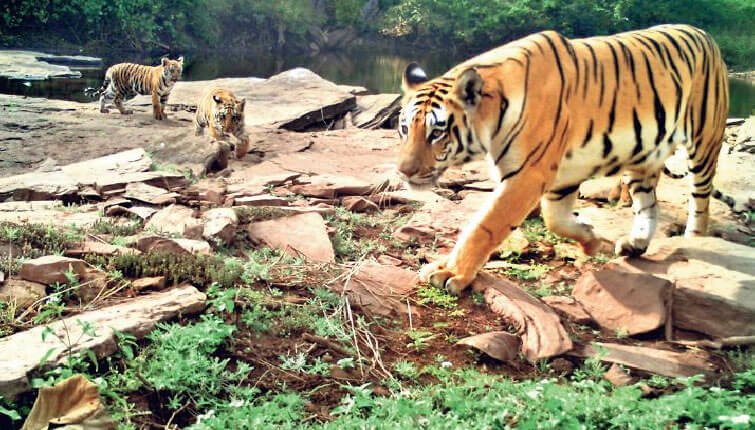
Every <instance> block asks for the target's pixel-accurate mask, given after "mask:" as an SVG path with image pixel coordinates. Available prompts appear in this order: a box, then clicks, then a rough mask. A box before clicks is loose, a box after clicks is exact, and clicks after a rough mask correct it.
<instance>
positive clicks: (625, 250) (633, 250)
mask: <svg viewBox="0 0 755 430" xmlns="http://www.w3.org/2000/svg"><path fill="white" fill-rule="evenodd" d="M647 249H648V241H647V240H644V239H639V238H637V239H633V238H631V237H628V236H625V237H622V238H620V239H619V240H617V241H616V247H615V249H614V252H615V253H616V255H623V256H627V257H638V256H640V255H642V254H644V253H645V251H646V250H647Z"/></svg>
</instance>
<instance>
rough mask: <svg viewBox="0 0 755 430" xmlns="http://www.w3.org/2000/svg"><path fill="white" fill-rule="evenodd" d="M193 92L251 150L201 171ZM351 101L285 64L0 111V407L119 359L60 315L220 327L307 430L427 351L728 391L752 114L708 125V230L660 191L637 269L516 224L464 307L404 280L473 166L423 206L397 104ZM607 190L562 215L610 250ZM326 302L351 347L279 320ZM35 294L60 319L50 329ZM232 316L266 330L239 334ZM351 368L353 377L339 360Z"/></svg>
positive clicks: (748, 247)
mask: <svg viewBox="0 0 755 430" xmlns="http://www.w3.org/2000/svg"><path fill="white" fill-rule="evenodd" d="M210 84H212V85H220V86H224V87H228V88H230V89H232V90H233V91H234V92H235V93H236V94H237V95H239V96H242V97H247V100H248V103H247V112H246V114H247V118H248V125H249V127H248V131H249V133H250V137H251V142H252V145H251V148H250V151H249V153H248V154H247V156H246V157H245V158H244V159H242V160H231V161H230V166H229V168H228V169H226V170H224V171H222V172H218V173H217V174H213V175H210V176H205V177H203V176H201V175H200V172H201V171H202V167H203V162H204V159H205V157H206V154H207V151H208V141H207V139H205V138H199V137H195V136H194V134H193V133H194V132H193V128H192V125H191V118H192V110H193V109H195V105H194V103H195V100H196V99H197V95H198V94H199V92H200V91H201V90H202V88H204V87H205V86H207V85H210ZM362 93H363V90H362V89H360V88H354V87H344V86H340V85H337V84H334V83H331V82H328V81H325V80H324V79H322V78H320V77H319V76H317V75H315V74H313V73H312V72H309V71H307V70H303V69H294V70H291V71H288V72H284V73H282V74H280V75H276V76H273V77H271V78H270V79H267V80H259V79H253V78H229V79H219V80H216V81H211V82H179V83H178V84H177V86H176V88H175V89H174V91H173V93H172V95H171V98H170V104H169V108H170V112H169V118H168V120H166V121H162V122H156V121H154V120H152V118H151V113H150V110H151V108H150V106H149V103H148V100H146V99H144V98H137V99H135V100H133V101H131V102H130V105H131V106H132V108H133V109H134V110H135V113H134V114H133V115H129V116H122V115H119V114H118V113H115V112H113V113H110V114H107V115H104V114H101V113H99V111H98V109H97V104H96V103H90V104H79V103H73V102H64V101H53V100H45V99H32V98H23V97H16V96H0V112H1V113H2V115H1V119H0V171H1V172H2V175H0V176H2V178H1V179H0V200H2V203H0V257H1V258H2V262H3V264H2V268H1V269H0V271H2V272H0V275H1V276H0V283H1V284H0V300H1V301H3V302H5V303H7V304H8V305H4V306H5V307H4V308H3V309H12V310H13V312H11V317H9V318H6V319H0V336H4V337H0V356H3V357H10V356H13V357H15V358H14V359H13V360H3V361H2V362H1V363H0V395H2V396H3V397H5V398H6V399H7V398H12V397H15V396H18V395H21V393H24V392H26V391H29V390H30V389H31V382H30V381H31V378H33V377H35V376H36V375H39V374H41V373H42V372H44V369H45V366H55V365H57V364H59V363H63V362H64V361H65V359H66V358H67V357H68V356H69V355H70V354H72V353H74V352H76V351H86V350H91V351H93V352H94V354H95V355H96V356H97V357H99V358H100V359H102V358H103V357H105V356H107V355H109V354H112V353H114V352H115V351H116V349H117V348H116V347H115V345H116V343H115V339H116V337H117V336H119V335H116V334H114V333H113V331H112V330H111V329H108V330H99V331H98V334H97V335H95V336H89V335H87V332H86V327H87V326H86V325H82V324H81V323H78V324H77V323H75V322H74V321H77V320H78V321H85V322H86V323H87V324H91V325H93V326H97V327H103V328H104V327H112V328H113V329H116V330H118V331H119V333H127V334H130V335H133V336H135V337H138V338H141V337H144V336H146V335H147V334H148V333H149V332H150V331H152V330H153V329H154V327H155V324H156V323H157V322H158V321H165V320H176V319H179V320H180V321H181V322H184V323H187V322H191V321H194V320H195V319H196V317H195V315H196V314H201V313H204V314H206V315H211V314H212V315H217V314H221V315H224V318H226V317H227V318H226V320H227V321H230V324H232V325H234V326H235V327H237V330H238V333H239V335H238V336H237V337H236V339H235V340H234V342H232V343H229V344H228V347H227V350H224V351H223V354H224V357H230V358H229V359H231V360H232V363H233V366H234V368H239V367H238V365H239V364H241V363H250V364H252V365H253V366H254V367H252V368H250V369H249V374H248V379H247V380H250V381H253V383H254V384H255V387H259V388H260V389H262V390H273V391H274V390H277V389H279V387H280V384H281V383H284V384H286V386H287V387H289V388H292V389H295V390H297V391H301V392H305V391H306V392H311V391H315V390H320V391H321V393H320V394H318V395H319V396H321V397H319V403H318V404H317V405H316V406H315V407H313V411H312V413H313V415H314V416H316V417H318V419H327V417H329V414H330V411H331V410H332V409H333V408H334V407H336V406H337V405H338V404H339V401H340V399H341V397H342V395H343V393H342V391H343V390H342V389H341V388H339V386H340V385H339V384H342V383H344V381H348V382H349V383H350V384H356V385H359V384H367V383H369V384H372V386H374V387H376V390H377V389H378V388H380V389H385V388H382V387H383V384H384V383H386V382H385V381H386V380H387V379H390V378H392V376H390V375H391V372H392V370H391V369H395V368H396V366H397V363H399V362H406V361H409V362H411V363H416V365H417V366H431V365H432V363H433V360H434V359H433V357H434V356H438V355H440V356H442V357H444V360H445V361H447V362H448V363H449V364H448V366H455V367H459V368H461V367H464V366H477V367H480V366H483V367H485V368H486V369H488V371H490V372H493V373H501V374H508V375H515V376H520V377H524V376H528V377H536V376H542V377H545V376H546V375H548V374H549V373H547V372H546V373H539V372H542V370H541V369H540V366H541V365H540V364H538V363H545V362H546V361H547V362H548V363H550V364H549V365H548V366H552V368H551V369H557V372H558V373H557V374H571V373H573V372H575V368H578V367H579V366H580V365H581V363H582V360H584V359H585V358H586V357H593V358H597V359H599V360H602V361H604V362H606V363H613V364H615V365H616V366H615V369H613V370H612V373H611V372H609V373H610V374H609V373H607V374H606V376H605V377H606V378H608V379H609V380H611V381H612V382H614V381H615V383H616V384H629V383H634V381H636V378H637V377H638V376H640V377H641V376H646V375H652V374H656V375H663V376H667V377H677V376H691V375H694V374H702V375H704V376H705V377H706V378H708V380H713V379H717V378H721V377H725V375H726V374H727V372H728V370H727V369H728V367H727V366H728V364H727V363H728V362H727V356H726V355H725V354H723V353H722V352H721V348H724V347H726V346H727V345H732V344H748V343H752V342H753V338H754V337H755V270H754V268H755V248H753V247H752V245H753V237H754V236H753V230H752V228H753V226H752V224H751V222H752V221H751V217H752V210H753V207H752V204H753V201H752V199H753V194H752V185H753V184H754V183H755V177H753V175H754V174H755V173H753V172H755V169H753V166H755V159H754V157H755V155H754V154H752V151H751V148H752V145H751V143H752V131H751V130H752V118H750V119H748V120H746V121H745V120H739V121H734V122H732V125H731V127H730V128H729V130H728V140H727V144H726V146H725V148H724V150H723V151H722V154H721V160H720V166H719V173H718V176H717V177H716V184H717V186H718V187H719V188H720V189H722V190H724V191H726V192H727V193H729V194H732V195H734V196H735V197H736V198H737V199H738V200H739V201H740V202H741V204H740V206H738V207H737V208H736V210H737V212H732V211H731V210H729V208H728V207H726V206H725V205H723V204H721V203H720V202H718V201H714V202H713V203H712V213H711V216H712V233H713V236H717V237H709V238H696V239H685V238H681V237H677V235H678V234H679V232H680V227H681V226H683V224H684V221H685V219H686V198H687V197H686V196H687V194H688V190H687V187H686V182H685V181H681V180H672V179H669V178H663V179H662V180H661V183H660V186H659V190H658V198H659V202H660V206H661V225H660V228H659V231H658V233H657V234H656V238H655V241H654V242H653V244H652V246H651V249H650V250H649V252H648V255H647V256H645V257H642V258H633V259H627V258H621V259H613V258H612V257H611V256H606V255H604V256H599V257H598V258H586V257H585V256H583V255H582V254H581V253H580V252H579V251H578V250H577V249H576V247H575V245H573V244H571V243H568V242H566V241H563V240H561V239H559V238H558V237H555V236H553V235H552V234H549V233H548V232H547V231H546V230H545V228H544V226H543V224H542V220H540V219H539V218H538V217H537V216H536V215H533V216H532V217H530V219H528V220H527V222H525V224H524V226H523V227H522V229H521V231H518V232H516V233H515V234H514V235H513V236H512V238H511V239H510V240H508V241H507V242H506V243H504V244H503V245H502V246H501V249H500V251H499V252H497V253H496V255H494V256H493V257H492V259H491V261H490V262H489V263H488V264H487V265H486V269H485V272H486V273H485V274H483V275H481V276H480V277H478V279H477V280H476V281H475V285H474V292H473V293H470V295H469V296H468V297H464V298H462V299H455V298H452V297H449V296H447V295H444V294H443V293H442V292H439V291H436V290H432V289H429V288H428V287H427V286H424V285H418V284H417V282H416V277H415V275H414V274H415V273H416V270H417V268H418V267H419V265H420V264H421V263H423V262H425V261H429V260H432V259H433V258H437V255H438V254H440V253H445V252H447V251H448V250H449V249H450V248H451V247H452V246H453V243H454V241H455V240H456V236H457V234H458V231H459V228H460V226H463V225H464V224H465V223H466V222H467V220H468V219H469V218H470V217H471V216H472V214H473V213H474V211H475V210H476V209H477V208H478V207H479V206H480V205H481V204H482V202H483V201H484V200H485V199H486V198H487V197H488V194H489V192H490V190H491V189H492V186H493V184H492V183H490V182H489V181H487V178H486V177H485V166H484V165H483V164H482V163H480V164H470V165H467V166H465V167H464V168H462V169H454V170H451V171H449V172H448V173H447V174H446V175H445V176H444V178H443V179H442V181H441V185H442V188H439V189H436V190H434V191H433V192H430V191H428V192H422V193H411V192H409V191H407V190H404V189H403V188H402V185H401V184H400V183H399V182H398V181H396V178H395V176H394V174H393V171H394V162H395V157H396V151H397V145H398V138H397V135H396V132H395V130H393V129H383V128H381V127H383V126H387V125H390V122H391V121H392V120H393V118H394V117H395V113H396V108H397V103H396V99H397V97H398V95H378V96H370V95H362ZM357 125H360V126H362V127H367V128H358V127H357ZM676 162H677V161H676V160H672V162H671V163H670V164H672V165H673V164H675V163H676ZM614 184H615V179H609V180H599V181H590V182H588V183H586V184H584V185H583V187H582V189H581V191H582V193H581V194H582V198H581V200H580V208H579V211H580V214H581V215H583V216H584V217H586V218H589V220H590V221H591V222H592V223H593V224H594V225H595V226H596V231H598V232H599V233H600V234H603V235H604V236H606V237H607V238H608V239H611V240H614V239H616V238H617V237H618V235H619V234H621V233H623V232H626V231H628V229H629V228H630V223H631V209H629V208H625V207H620V206H617V205H616V204H614V203H615V202H612V201H610V200H609V197H608V196H609V190H610V188H611V187H612V186H613V185H614ZM6 250H7V251H6ZM61 285H69V287H70V288H62V287H61ZM225 289H228V290H229V291H234V293H233V295H231V296H228V297H226V296H224V295H223V293H222V291H225ZM323 289H324V290H327V291H329V292H332V293H334V294H335V297H336V299H335V300H336V302H338V303H342V304H341V305H338V306H343V307H339V308H337V309H338V310H337V311H336V310H335V309H336V308H332V309H331V308H327V310H326V311H325V314H326V316H327V318H326V319H327V320H328V321H329V323H332V324H345V325H344V327H351V328H349V330H353V336H351V335H346V336H343V335H341V334H338V333H340V332H338V333H336V334H334V333H335V332H332V331H327V330H320V329H319V328H314V327H315V324H314V323H311V324H310V323H301V322H296V323H294V322H291V321H290V320H289V319H286V318H290V315H293V313H294V312H295V310H296V312H299V313H301V309H305V313H307V314H311V315H314V316H317V315H320V314H322V313H323V310H322V309H319V308H314V307H313V306H314V305H313V303H319V304H322V302H321V301H318V300H322V297H324V296H323V294H325V293H323V292H322V291H321V290H323ZM61 291H64V293H61ZM313 291H318V292H316V293H313ZM318 294H319V295H318ZM208 296H209V297H208ZM50 297H55V298H56V299H55V300H62V303H63V305H64V306H63V307H62V308H61V310H60V311H59V312H58V313H56V314H54V315H53V314H50V303H51V299H50ZM339 297H340V299H339ZM252 298H254V299H252ZM224 300H225V301H224ZM254 300H256V301H254ZM339 300H344V301H343V302H340V301H339ZM221 304H222V308H221ZM318 306H319V305H318ZM323 306H324V305H323ZM328 306H330V305H328ZM352 307H353V308H352ZM56 309H57V308H56ZM219 309H220V310H219ZM250 309H254V310H255V312H263V311H264V312H267V313H265V315H266V316H265V317H264V318H262V320H260V319H259V317H255V318H256V319H255V318H251V317H247V316H243V317H242V315H247V314H246V313H245V312H247V311H249V310H250ZM323 309H325V308H323ZM223 312H225V313H223ZM50 315H53V316H50ZM297 315H298V314H297ZM354 315H356V317H354ZM291 318H292V317H291ZM299 318H303V317H301V316H300V317H299ZM263 320H264V321H263ZM307 321H309V320H307ZM359 321H362V322H364V321H371V322H370V323H369V324H368V323H364V325H360V324H362V322H359ZM263 322H264V323H265V324H267V325H266V326H265V327H268V328H267V329H266V330H264V331H259V332H257V334H256V335H252V334H250V333H254V330H256V329H253V328H250V327H258V325H254V324H261V323H263ZM292 324H293V325H292ZM296 324H299V325H296ZM348 324H353V326H348ZM46 325H49V326H50V327H51V330H52V332H53V333H59V332H60V331H61V330H69V332H67V335H68V336H69V337H72V338H79V339H81V341H80V342H77V343H75V344H73V345H65V348H59V349H55V348H57V347H58V346H59V343H60V340H59V339H60V338H61V337H58V336H55V337H52V336H48V337H47V338H44V337H42V336H41V333H42V332H43V331H45V329H44V326H46ZM72 327H73V328H72ZM292 327H293V328H292ZM339 327H340V326H339ZM71 330H73V332H74V333H73V334H74V335H73V336H71V332H70V331H71ZM79 332H81V333H79ZM292 333H294V334H295V335H292ZM346 333H347V334H348V333H352V331H347V332H346ZM407 333H408V334H407ZM61 336H62V335H61ZM378 342H379V346H378ZM51 348H52V349H54V351H53V352H52V353H50V351H51ZM469 349H472V350H475V351H478V353H481V355H472V354H469V353H468V352H467V351H468V350H469ZM19 351H21V352H19ZM291 351H307V354H314V355H315V356H316V357H317V360H320V361H321V362H322V363H326V364H324V366H325V367H327V368H328V369H329V373H328V372H321V373H319V374H317V375H315V374H304V373H298V372H297V371H296V370H291V369H290V368H284V367H285V366H284V365H282V364H280V363H279V361H280V360H281V358H280V357H282V356H284V355H285V354H290V353H292V352H291ZM354 351H357V352H356V353H358V354H359V356H358V359H359V363H360V364H358V365H359V366H364V367H363V368H362V370H361V371H358V370H357V369H358V368H348V369H347V370H344V369H346V367H345V366H344V367H343V368H341V367H340V366H339V365H336V363H337V362H338V363H341V361H339V360H341V359H344V360H348V359H349V358H354V357H353V354H355V352H354ZM428 352H429V353H428ZM40 360H43V363H40ZM544 360H546V361H544ZM266 363H267V364H266ZM271 363H277V364H271ZM625 368H629V369H631V375H630V374H627V373H626V372H625V371H624V370H622V369H625ZM617 369H618V370H617ZM617 372H618V378H617ZM148 377H149V376H148ZM648 390H650V392H649V394H648V395H652V396H657V395H660V394H661V393H660V392H655V393H652V391H653V389H651V388H648ZM137 395H138V394H136V393H134V394H133V396H134V397H131V398H129V401H137V400H136V397H135V396H137ZM140 404H141V406H140V407H144V408H149V407H150V406H149V404H151V403H149V402H142V403H140ZM156 404H157V403H156ZM145 415H150V414H145ZM152 415H153V416H154V417H155V418H153V419H157V420H161V423H165V422H166V421H168V417H163V418H158V417H159V411H152ZM174 418H176V417H170V420H173V419H174ZM176 419H177V420H178V421H179V422H182V423H184V424H186V423H191V422H193V420H194V419H195V418H194V415H191V414H188V413H181V412H178V413H177V418H176ZM136 421H138V418H137V419H136ZM139 422H140V421H139Z"/></svg>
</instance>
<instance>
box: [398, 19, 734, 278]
mask: <svg viewBox="0 0 755 430" xmlns="http://www.w3.org/2000/svg"><path fill="white" fill-rule="evenodd" d="M403 90H404V94H405V95H404V99H403V103H402V104H403V106H402V110H401V114H400V116H399V134H400V136H401V147H400V155H399V160H398V170H399V172H400V174H401V176H402V177H403V178H404V180H406V181H408V182H409V183H410V184H419V185H422V184H429V183H432V182H434V181H435V179H437V178H438V176H439V175H440V174H442V173H443V171H444V170H446V168H448V167H449V166H451V165H458V164H462V163H465V162H467V161H469V160H472V159H476V158H486V159H487V160H489V162H490V167H491V169H490V170H491V175H492V177H493V179H495V180H496V181H497V182H498V184H499V185H498V186H497V187H496V189H495V190H494V192H493V193H492V195H491V197H490V200H489V201H488V202H487V203H486V204H485V205H484V207H482V208H481V209H480V210H479V212H478V213H477V214H476V216H475V218H474V219H473V220H472V222H471V223H470V224H469V225H468V226H466V228H465V229H464V230H463V231H462V233H461V234H460V236H459V240H458V242H457V243H456V246H455V247H454V249H453V250H452V252H451V253H450V254H449V255H448V256H446V257H445V258H442V259H440V260H438V261H435V262H433V263H432V264H430V265H427V266H424V267H423V268H422V269H421V270H420V278H421V279H422V280H424V281H429V282H431V283H433V284H435V285H445V286H446V288H447V289H448V290H449V291H451V292H454V293H459V292H461V291H462V290H463V289H464V288H465V287H467V286H468V285H469V284H470V283H471V282H472V280H473V279H474V277H475V275H476V273H477V272H478V271H479V270H480V269H481V268H482V266H483V265H484V264H485V263H486V261H487V259H488V257H489V255H490V254H491V252H493V251H494V250H495V249H496V247H497V246H498V245H499V244H500V243H501V241H502V240H503V239H505V238H506V236H508V235H509V233H510V232H511V231H512V230H514V229H516V228H517V227H519V225H520V223H521V222H522V221H523V220H524V218H525V217H526V216H527V214H528V213H529V212H530V210H532V209H533V207H534V206H536V205H537V203H538V201H539V202H540V205H541V213H542V217H543V219H544V220H545V223H546V225H547V227H548V228H549V229H550V230H551V231H553V232H555V233H556V234H559V235H561V236H563V237H567V238H571V239H574V240H576V241H577V242H579V243H580V244H581V245H582V248H583V250H584V251H585V252H586V253H588V254H590V253H594V252H595V251H596V250H597V249H598V248H599V247H600V245H601V243H602V240H601V239H599V238H598V237H597V236H596V235H595V234H594V233H593V231H592V227H591V226H589V225H585V224H581V223H580V222H578V221H577V218H576V217H575V215H574V214H573V213H572V207H573V205H574V203H575V200H576V198H577V194H578V189H579V185H580V183H582V182H583V181H585V180H587V179H589V178H591V177H594V176H611V175H616V174H619V173H622V172H623V173H624V175H625V178H627V185H628V188H629V192H630V194H631V197H632V202H633V203H632V207H633V211H634V219H633V225H632V230H631V232H630V233H629V235H628V236H626V237H624V238H621V239H620V240H618V241H617V243H616V244H615V250H616V252H617V253H618V254H625V255H637V254H641V253H643V252H644V251H645V250H646V249H647V247H648V244H649V241H650V238H651V237H652V236H653V233H654V231H655V228H656V222H657V218H658V206H657V204H656V197H655V188H656V185H657V182H658V177H659V173H660V172H661V171H662V170H663V167H664V161H665V160H666V159H667V158H668V157H669V156H670V155H671V154H673V153H674V151H675V149H676V148H677V147H683V148H685V149H686V151H687V154H688V157H689V162H688V169H689V172H690V173H691V175H690V177H691V182H692V186H691V188H692V196H691V198H690V199H689V216H688V220H687V226H686V233H685V234H686V235H687V236H697V235H703V234H705V233H706V231H707V227H708V204H709V200H710V197H711V193H712V192H713V190H714V188H713V184H712V179H713V176H714V173H715V170H716V164H717V160H718V155H719V150H720V148H721V144H722V138H723V134H724V128H725V126H726V115H727V110H728V99H729V94H728V85H727V73H726V65H725V64H724V61H723V59H722V58H721V53H720V51H719V49H718V46H717V45H716V44H715V42H714V41H713V39H711V37H710V36H709V35H708V34H706V33H705V32H704V31H702V30H700V29H697V28H694V27H691V26H687V25H662V26H657V27H652V28H649V29H646V30H639V31H632V32H627V33H621V34H616V35H612V36H603V37H592V38H586V39H566V38H565V37H563V36H562V35H560V34H558V33H556V32H553V31H546V32H541V33H537V34H533V35H530V36H528V37H525V38H523V39H520V40H517V41H514V42H511V43H508V44H506V45H503V46H501V47H498V48H496V49H493V50H491V51H488V52H486V53H483V54H481V55H479V56H477V57H474V58H472V59H470V60H468V61H466V62H464V63H462V64H460V65H458V66H456V67H454V68H453V69H451V70H450V71H448V72H447V73H446V74H444V75H443V76H440V77H438V78H435V79H432V80H429V79H428V78H427V76H426V74H425V72H424V71H422V69H421V68H420V67H419V66H417V65H416V64H410V65H409V66H408V67H407V68H406V71H405V72H404V77H403Z"/></svg>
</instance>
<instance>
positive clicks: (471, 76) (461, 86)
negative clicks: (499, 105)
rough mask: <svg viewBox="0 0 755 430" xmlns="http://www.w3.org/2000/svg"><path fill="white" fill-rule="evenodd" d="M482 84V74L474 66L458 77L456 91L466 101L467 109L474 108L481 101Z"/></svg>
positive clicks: (457, 95) (461, 99) (465, 106)
mask: <svg viewBox="0 0 755 430" xmlns="http://www.w3.org/2000/svg"><path fill="white" fill-rule="evenodd" d="M482 84H483V81H482V76H480V74H479V73H477V70H475V69H473V68H469V69H467V70H465V71H463V72H462V73H461V75H459V77H458V78H456V85H455V86H454V92H455V93H456V97H458V98H459V100H460V101H462V102H463V103H464V108H465V109H473V108H475V107H477V105H478V104H479V103H480V100H482Z"/></svg>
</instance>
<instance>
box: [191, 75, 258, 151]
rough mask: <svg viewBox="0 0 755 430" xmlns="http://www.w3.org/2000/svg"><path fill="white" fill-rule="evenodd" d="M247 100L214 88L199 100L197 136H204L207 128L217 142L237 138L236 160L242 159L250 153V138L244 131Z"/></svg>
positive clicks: (195, 122) (195, 124)
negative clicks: (232, 137)
mask: <svg viewBox="0 0 755 430" xmlns="http://www.w3.org/2000/svg"><path fill="white" fill-rule="evenodd" d="M245 106H246V99H238V98H236V96H235V95H233V93H232V92H230V91H228V90H224V89H221V88H212V89H210V90H209V91H207V92H206V93H205V94H204V95H203V96H202V98H201V99H200V100H199V104H198V105H197V114H196V116H195V117H194V127H195V129H196V135H197V136H201V135H203V134H204V129H205V127H208V128H209V129H210V136H212V138H213V139H216V140H223V141H225V140H227V139H228V137H229V135H232V136H234V137H235V138H236V145H235V153H236V158H239V159H240V158H242V157H243V156H244V155H246V153H247V151H249V137H248V136H247V134H246V131H245V130H244V107H245Z"/></svg>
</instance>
